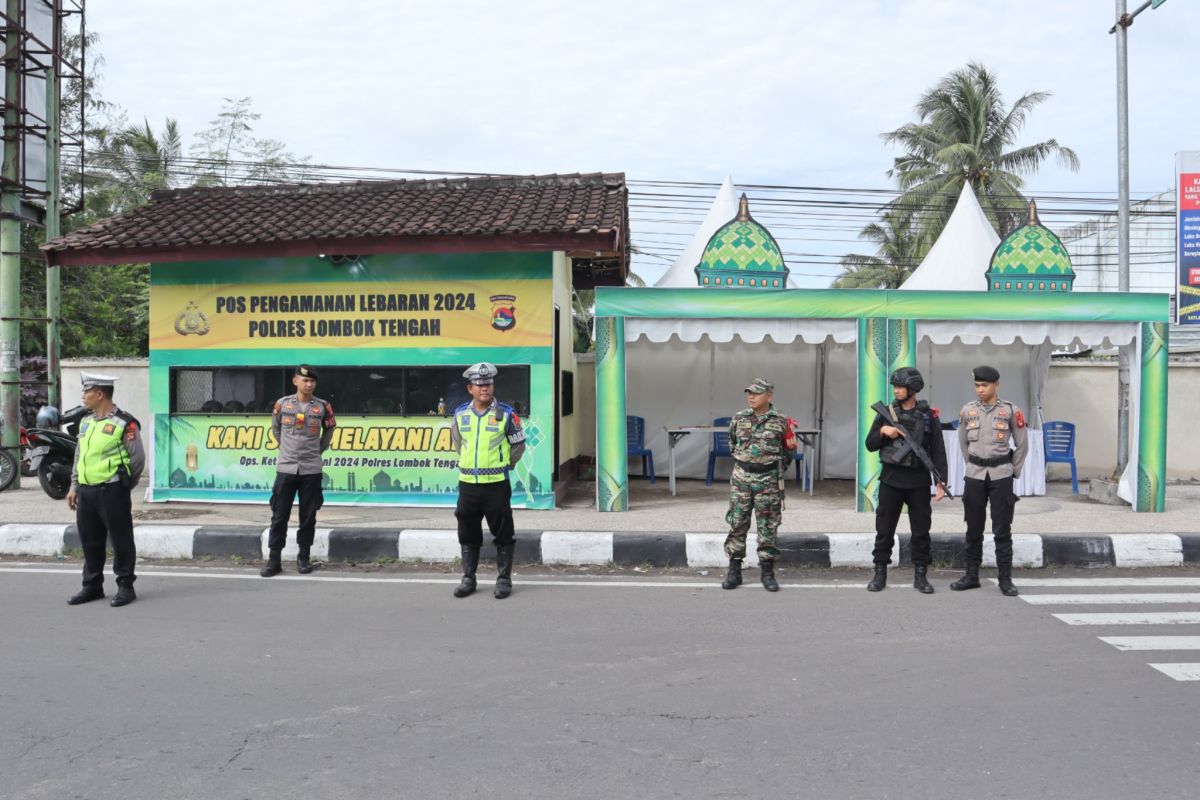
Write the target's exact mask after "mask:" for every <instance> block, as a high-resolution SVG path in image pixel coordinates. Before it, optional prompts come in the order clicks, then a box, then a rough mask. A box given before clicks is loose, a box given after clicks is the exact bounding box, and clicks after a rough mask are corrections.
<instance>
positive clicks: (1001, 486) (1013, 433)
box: [958, 398, 1029, 576]
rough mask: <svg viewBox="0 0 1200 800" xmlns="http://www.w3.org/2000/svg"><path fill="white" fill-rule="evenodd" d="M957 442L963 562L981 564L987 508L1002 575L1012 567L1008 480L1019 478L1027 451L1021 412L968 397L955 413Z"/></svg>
mask: <svg viewBox="0 0 1200 800" xmlns="http://www.w3.org/2000/svg"><path fill="white" fill-rule="evenodd" d="M958 444H959V448H960V449H961V450H962V454H963V459H964V460H965V461H966V472H965V476H966V480H965V481H964V488H963V510H964V517H965V519H966V523H967V541H966V554H965V555H966V563H967V566H968V567H974V568H978V567H979V565H980V564H981V563H982V562H983V526H984V521H985V519H986V516H987V509H988V506H990V507H991V511H992V534H993V535H994V536H995V540H996V566H997V567H998V568H999V570H1000V573H1001V575H1002V576H1005V575H1008V574H1010V573H1011V570H1012V519H1013V510H1014V508H1015V504H1016V501H1017V498H1016V494H1015V493H1014V492H1013V488H1012V485H1013V479H1014V478H1016V477H1018V476H1020V474H1021V467H1022V466H1023V465H1024V464H1025V457H1026V455H1027V454H1028V453H1029V437H1028V432H1027V431H1026V429H1025V416H1024V415H1023V414H1022V413H1021V409H1019V408H1018V407H1017V406H1016V405H1015V404H1014V403H1010V402H1009V401H1007V400H1001V399H999V398H997V399H996V403H995V405H992V406H985V405H983V403H981V402H980V401H978V400H973V401H971V402H970V403H967V404H966V405H965V406H963V408H962V411H960V412H959V415H958Z"/></svg>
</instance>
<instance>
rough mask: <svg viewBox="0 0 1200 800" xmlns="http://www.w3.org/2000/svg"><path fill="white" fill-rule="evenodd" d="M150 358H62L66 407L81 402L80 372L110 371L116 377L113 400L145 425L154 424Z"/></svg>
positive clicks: (63, 395) (106, 373)
mask: <svg viewBox="0 0 1200 800" xmlns="http://www.w3.org/2000/svg"><path fill="white" fill-rule="evenodd" d="M149 367H150V362H149V361H148V360H146V359H144V358H121V359H105V358H73V359H64V360H63V362H62V397H63V410H65V409H68V408H73V407H75V406H77V405H79V404H80V403H81V402H82V400H81V397H80V396H81V395H82V393H83V390H82V388H81V386H80V383H79V373H80V372H95V373H99V374H101V375H111V376H112V377H114V378H116V379H117V382H116V384H115V385H114V388H113V402H114V403H116V404H117V407H118V408H120V409H121V410H123V411H128V412H129V413H130V414H133V415H134V416H135V417H137V418H138V420H139V421H140V422H141V423H142V426H143V427H146V426H151V425H152V423H153V420H152V419H151V418H150V368H149Z"/></svg>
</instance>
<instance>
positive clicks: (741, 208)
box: [737, 192, 750, 222]
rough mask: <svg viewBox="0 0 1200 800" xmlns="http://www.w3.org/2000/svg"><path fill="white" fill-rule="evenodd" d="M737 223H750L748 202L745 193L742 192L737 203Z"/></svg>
mask: <svg viewBox="0 0 1200 800" xmlns="http://www.w3.org/2000/svg"><path fill="white" fill-rule="evenodd" d="M737 219H738V222H749V221H750V201H749V200H747V199H746V193H745V192H742V199H741V200H739V201H738V214H737Z"/></svg>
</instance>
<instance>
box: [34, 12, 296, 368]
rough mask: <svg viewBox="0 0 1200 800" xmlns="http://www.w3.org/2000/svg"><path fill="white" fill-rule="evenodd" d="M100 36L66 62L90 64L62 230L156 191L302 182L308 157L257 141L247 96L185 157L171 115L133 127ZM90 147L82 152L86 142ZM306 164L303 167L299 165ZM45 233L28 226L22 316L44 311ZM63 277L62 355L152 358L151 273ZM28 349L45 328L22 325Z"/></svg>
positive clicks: (126, 269)
mask: <svg viewBox="0 0 1200 800" xmlns="http://www.w3.org/2000/svg"><path fill="white" fill-rule="evenodd" d="M98 43H99V37H98V36H97V35H96V34H95V33H94V32H93V33H89V34H88V35H87V39H86V41H85V40H84V39H83V38H82V37H80V36H79V35H78V34H75V35H70V36H64V51H65V57H66V58H67V60H69V61H71V62H72V63H76V64H79V63H81V62H82V61H84V60H85V59H84V58H83V53H84V52H85V51H86V54H87V57H86V64H84V69H83V77H82V79H81V78H78V77H70V76H68V77H67V78H66V79H64V81H63V92H62V106H61V112H60V118H61V120H62V130H63V142H64V146H63V149H62V157H61V160H60V165H61V174H62V183H61V185H62V202H61V206H62V211H63V215H62V225H61V229H62V231H63V232H64V233H66V232H70V231H72V230H75V229H78V228H81V227H85V226H87V225H91V224H93V223H95V222H98V221H100V220H102V219H105V218H107V217H111V216H113V215H115V214H119V213H122V212H125V211H129V210H132V209H135V208H138V207H139V206H142V205H145V204H146V203H148V202H149V201H150V196H151V194H152V193H153V192H155V191H157V190H160V189H176V188H182V187H187V186H205V185H209V186H211V185H231V184H234V183H240V182H255V183H257V182H280V181H294V180H302V179H303V178H304V177H305V176H306V173H305V170H304V168H303V165H304V164H306V163H307V162H308V159H307V158H300V157H297V156H295V155H294V154H292V153H291V152H289V151H288V150H287V148H286V146H285V145H284V143H283V142H280V141H278V140H274V139H262V138H257V137H255V136H254V124H255V123H256V122H257V121H258V120H259V119H260V117H261V115H260V114H259V113H257V112H255V111H254V110H253V106H252V101H251V99H250V98H249V97H243V98H238V99H229V98H226V99H225V101H224V104H223V107H222V109H221V111H220V112H219V113H218V114H217V116H216V117H215V118H214V119H213V121H212V122H211V123H210V125H209V127H208V128H207V129H206V130H203V131H200V132H199V133H197V134H195V137H194V138H195V142H194V143H193V144H192V146H191V147H190V148H188V150H190V152H191V153H192V154H193V156H195V157H196V158H198V159H199V160H198V161H193V160H189V159H187V158H185V157H184V155H183V153H184V151H185V144H184V139H185V137H184V132H183V131H181V130H180V127H179V125H178V123H177V122H176V121H175V120H174V119H171V118H167V119H166V120H165V121H164V122H163V125H162V127H161V128H158V129H157V130H156V129H155V128H154V126H152V125H151V123H150V122H149V120H145V119H143V121H142V122H141V123H140V124H129V123H127V122H126V116H125V113H124V111H122V110H121V109H119V108H118V107H116V106H115V105H113V104H111V103H108V102H106V101H104V100H103V99H102V98H101V96H100V68H101V66H102V65H103V63H104V61H103V58H102V56H101V55H100V52H99V49H98V46H97V45H98ZM81 144H82V145H83V146H82V147H81V146H80V145H81ZM297 165H300V166H297ZM44 241H45V232H44V231H43V230H41V229H39V228H35V227H34V226H31V225H26V226H23V229H22V265H21V305H22V312H21V313H22V316H24V317H26V318H37V317H43V316H44V315H45V313H46V269H45V259H44V256H43V255H42V253H41V251H40V250H39V249H38V248H39V247H40V246H41V245H42V244H43V243H44ZM59 275H60V278H59V280H60V285H61V292H60V314H61V318H62V320H63V323H62V325H61V326H60V335H61V339H62V349H61V351H60V354H61V356H62V357H63V358H77V357H86V356H102V357H110V358H111V357H116V358H124V357H144V356H145V355H147V353H148V351H149V330H148V326H149V310H150V309H149V301H150V267H149V265H148V264H123V265H118V266H104V267H64V268H60V269H59ZM21 349H22V352H23V353H25V354H27V355H31V356H32V355H44V354H45V353H46V329H45V324H44V323H40V322H29V323H25V324H23V325H22V329H21Z"/></svg>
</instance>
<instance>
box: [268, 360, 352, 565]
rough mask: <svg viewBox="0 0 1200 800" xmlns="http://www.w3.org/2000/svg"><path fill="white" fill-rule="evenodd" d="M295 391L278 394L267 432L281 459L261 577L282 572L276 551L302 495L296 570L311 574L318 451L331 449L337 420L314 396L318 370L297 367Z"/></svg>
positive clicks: (320, 498) (319, 496)
mask: <svg viewBox="0 0 1200 800" xmlns="http://www.w3.org/2000/svg"><path fill="white" fill-rule="evenodd" d="M292 385H293V386H295V387H296V393H295V394H289V395H288V396H287V397H281V398H279V400H277V401H276V403H275V409H274V411H273V412H272V414H271V431H272V432H273V433H274V434H275V441H277V442H278V443H279V461H278V462H277V464H276V467H275V486H274V487H273V488H272V489H271V532H270V533H269V534H268V536H267V549H268V550H269V555H268V557H267V563H266V566H264V567H263V568H262V570H261V571H259V573H258V574H259V575H261V576H263V577H264V578H269V577H271V576H272V575H278V574H279V573H280V572H282V571H283V566H282V564H281V563H280V553H281V551H282V550H283V546H284V544H285V543H286V542H287V526H288V519H290V518H291V516H292V503H293V502H294V501H295V499H296V494H297V493H299V495H300V527H299V528H298V529H297V530H296V545H297V547H298V552H297V554H296V569H297V570H299V572H300V574H301V575H307V574H308V573H310V572H312V562H311V561H310V560H309V556H310V548H311V547H312V543H313V536H314V534H315V532H316V528H317V509H319V508H320V507H321V505H322V503H324V502H325V497H324V494H323V492H322V491H321V481H322V479H323V478H324V477H325V476H324V469H325V468H324V464H323V463H322V460H321V454H322V453H324V452H325V451H326V450H328V449H329V442H330V440H331V439H333V429H334V428H335V427H336V426H337V420H336V419H335V418H334V416H333V406H332V405H330V403H329V401H328V400H322V399H321V398H319V397H314V396H313V392H314V391H315V390H316V388H317V372H316V370H314V369H313V368H312V367H310V366H308V365H307V364H301V365H300V366H299V367H296V374H295V375H294V376H292Z"/></svg>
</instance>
